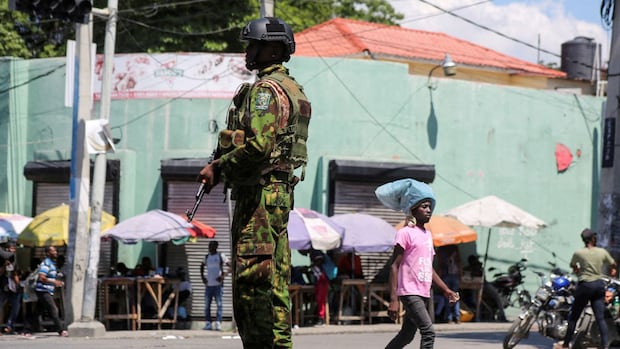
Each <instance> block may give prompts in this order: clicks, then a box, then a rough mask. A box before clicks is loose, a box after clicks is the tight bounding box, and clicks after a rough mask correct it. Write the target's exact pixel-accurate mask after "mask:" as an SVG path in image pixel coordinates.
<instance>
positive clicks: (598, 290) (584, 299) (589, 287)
mask: <svg viewBox="0 0 620 349" xmlns="http://www.w3.org/2000/svg"><path fill="white" fill-rule="evenodd" d="M588 302H590V305H591V306H592V311H593V312H594V317H595V318H596V324H597V325H598V328H599V330H600V333H601V348H608V346H609V343H608V342H609V335H608V330H607V323H606V322H605V282H604V281H603V280H597V281H592V282H580V283H579V284H578V285H577V288H576V289H575V302H574V303H573V306H572V307H571V310H570V314H569V316H568V328H567V330H566V336H565V337H564V346H565V347H567V346H568V344H569V343H570V341H571V339H572V337H573V332H575V327H576V326H577V320H579V317H580V316H581V312H583V309H584V308H585V307H586V305H588Z"/></svg>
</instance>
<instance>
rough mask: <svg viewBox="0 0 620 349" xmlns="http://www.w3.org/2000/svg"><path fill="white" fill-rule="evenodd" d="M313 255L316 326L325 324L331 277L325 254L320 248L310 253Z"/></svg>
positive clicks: (312, 269)
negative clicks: (328, 273)
mask: <svg viewBox="0 0 620 349" xmlns="http://www.w3.org/2000/svg"><path fill="white" fill-rule="evenodd" d="M310 255H311V257H312V266H311V267H310V271H311V272H312V276H313V279H314V299H315V302H316V315H317V322H316V326H323V325H325V318H326V315H327V306H326V303H327V292H328V291H329V279H328V278H327V273H326V272H325V268H324V263H325V254H323V252H321V251H319V250H312V252H311V253H310Z"/></svg>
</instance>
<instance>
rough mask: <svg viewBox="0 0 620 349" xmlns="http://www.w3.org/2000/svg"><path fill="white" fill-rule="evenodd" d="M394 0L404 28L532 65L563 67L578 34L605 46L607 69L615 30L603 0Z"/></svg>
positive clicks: (603, 57) (605, 64)
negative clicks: (565, 49) (565, 46)
mask: <svg viewBox="0 0 620 349" xmlns="http://www.w3.org/2000/svg"><path fill="white" fill-rule="evenodd" d="M389 1H390V3H391V4H392V6H393V7H394V8H395V9H396V11H397V12H400V13H402V14H404V15H405V18H404V19H403V20H402V21H401V22H400V25H401V26H402V27H406V28H412V29H420V30H428V31H435V32H443V33H446V34H448V35H451V36H454V37H457V38H460V39H463V40H467V41H470V42H473V43H475V44H478V45H481V46H484V47H487V48H490V49H493V50H495V51H498V52H501V53H504V54H507V55H510V56H513V57H517V58H520V59H523V60H526V61H529V62H534V63H536V62H538V61H542V62H543V63H545V64H547V63H555V64H557V66H558V67H559V66H560V54H561V52H562V51H561V47H562V46H561V45H562V43H565V42H567V41H570V40H573V39H574V38H575V37H578V36H584V37H589V38H593V39H594V41H595V42H596V43H597V44H601V50H602V53H601V57H602V65H603V67H606V66H607V61H609V43H610V41H611V30H610V29H609V30H608V29H606V27H605V25H604V23H603V21H602V20H601V15H600V6H601V1H602V0H538V1H536V0H389ZM430 4H432V5H435V6H437V7H440V8H441V9H443V10H447V11H449V12H453V13H455V14H457V15H459V16H461V17H463V18H465V19H467V20H469V21H471V22H474V23H476V24H479V25H481V26H485V27H488V28H489V29H490V30H489V29H482V28H480V27H478V26H476V25H475V24H472V23H468V22H467V21H465V20H463V19H460V18H457V17H454V16H452V15H450V14H447V13H446V12H445V11H442V10H441V9H437V8H436V7H433V6H432V5H430ZM493 31H495V32H499V33H501V34H503V36H502V35H500V34H497V33H494V32H493ZM505 36H507V37H510V38H513V39H516V40H512V39H509V38H506V37H505ZM539 40H540V43H539ZM517 41H522V42H525V43H527V44H529V45H530V46H528V45H527V44H523V43H519V42H517ZM537 47H540V48H541V49H542V50H537ZM545 51H547V52H548V53H547V52H545ZM447 53H448V52H447Z"/></svg>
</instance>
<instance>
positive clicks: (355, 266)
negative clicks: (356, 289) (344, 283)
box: [336, 252, 364, 279]
mask: <svg viewBox="0 0 620 349" xmlns="http://www.w3.org/2000/svg"><path fill="white" fill-rule="evenodd" d="M336 265H337V266H338V276H340V277H342V278H351V279H363V278H364V272H363V271H362V259H361V258H360V256H359V255H356V254H355V253H353V252H347V253H344V254H341V255H340V256H339V257H338V262H336Z"/></svg>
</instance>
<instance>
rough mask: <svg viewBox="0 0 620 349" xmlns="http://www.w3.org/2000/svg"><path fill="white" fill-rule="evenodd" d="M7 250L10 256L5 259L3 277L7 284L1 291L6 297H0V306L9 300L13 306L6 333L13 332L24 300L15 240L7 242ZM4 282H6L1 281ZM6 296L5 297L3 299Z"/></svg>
mask: <svg viewBox="0 0 620 349" xmlns="http://www.w3.org/2000/svg"><path fill="white" fill-rule="evenodd" d="M5 249H6V252H8V255H7V256H8V258H6V259H4V258H0V259H4V270H5V275H4V276H2V278H6V286H5V287H4V289H3V290H2V291H0V292H3V293H4V297H0V307H3V308H4V304H5V302H7V301H8V303H9V305H10V306H11V312H10V313H9V318H8V320H7V322H6V326H5V327H4V330H3V332H4V333H13V330H14V326H15V320H17V316H18V315H19V310H20V306H21V302H22V298H21V286H20V285H19V281H20V280H19V279H20V278H19V269H18V267H17V258H16V255H15V252H16V251H17V248H16V245H15V242H14V241H9V242H7V243H6V244H5ZM0 283H2V284H4V282H0ZM1 298H4V299H1Z"/></svg>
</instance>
